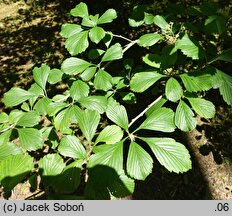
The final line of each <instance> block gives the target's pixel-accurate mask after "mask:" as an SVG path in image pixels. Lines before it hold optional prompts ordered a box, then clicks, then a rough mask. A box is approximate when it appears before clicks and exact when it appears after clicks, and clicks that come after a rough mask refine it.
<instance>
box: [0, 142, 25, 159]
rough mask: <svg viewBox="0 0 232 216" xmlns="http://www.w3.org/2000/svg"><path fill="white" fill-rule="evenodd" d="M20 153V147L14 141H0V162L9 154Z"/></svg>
mask: <svg viewBox="0 0 232 216" xmlns="http://www.w3.org/2000/svg"><path fill="white" fill-rule="evenodd" d="M22 153H23V152H22V151H21V149H20V148H19V147H18V146H17V145H15V144H14V143H10V142H5V143H1V141H0V162H1V160H3V159H4V158H6V157H7V156H9V155H18V154H22Z"/></svg>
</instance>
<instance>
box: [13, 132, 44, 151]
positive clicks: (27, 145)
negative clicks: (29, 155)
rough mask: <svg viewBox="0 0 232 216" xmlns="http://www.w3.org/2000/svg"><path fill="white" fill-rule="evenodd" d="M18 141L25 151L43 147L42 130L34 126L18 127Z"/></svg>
mask: <svg viewBox="0 0 232 216" xmlns="http://www.w3.org/2000/svg"><path fill="white" fill-rule="evenodd" d="M17 131H18V134H19V142H20V146H22V147H23V148H24V149H26V150H27V151H35V150H37V149H41V148H42V147H43V135H42V132H41V131H39V130H37V129H35V128H18V129H17Z"/></svg>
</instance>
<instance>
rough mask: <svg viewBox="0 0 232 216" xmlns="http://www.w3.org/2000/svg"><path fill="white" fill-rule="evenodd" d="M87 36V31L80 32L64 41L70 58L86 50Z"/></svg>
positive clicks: (87, 44)
mask: <svg viewBox="0 0 232 216" xmlns="http://www.w3.org/2000/svg"><path fill="white" fill-rule="evenodd" d="M88 36H89V31H82V32H79V33H76V34H74V35H72V36H71V37H69V38H68V39H67V40H66V42H65V47H66V49H67V50H68V51H69V53H70V54H71V55H72V56H73V55H77V54H80V53H82V52H84V51H85V50H86V49H87V48H88V46H89V41H88Z"/></svg>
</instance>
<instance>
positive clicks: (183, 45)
mask: <svg viewBox="0 0 232 216" xmlns="http://www.w3.org/2000/svg"><path fill="white" fill-rule="evenodd" d="M174 49H180V50H181V52H182V53H183V54H184V55H186V56H187V57H190V58H192V59H194V60H196V59H200V58H201V55H202V53H201V52H202V51H201V49H200V47H199V45H198V44H197V43H196V42H195V41H194V40H193V39H192V38H190V37H189V35H188V34H187V33H185V35H184V36H183V37H182V38H181V39H178V40H177V41H176V45H175V48H174Z"/></svg>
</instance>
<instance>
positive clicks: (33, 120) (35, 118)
mask: <svg viewBox="0 0 232 216" xmlns="http://www.w3.org/2000/svg"><path fill="white" fill-rule="evenodd" d="M39 121H40V116H39V115H38V114H37V113H36V112H35V111H29V112H26V113H24V114H23V115H22V116H21V117H20V119H19V120H18V121H17V123H16V124H17V125H18V126H23V127H33V126H35V125H37V124H38V123H39Z"/></svg>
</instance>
